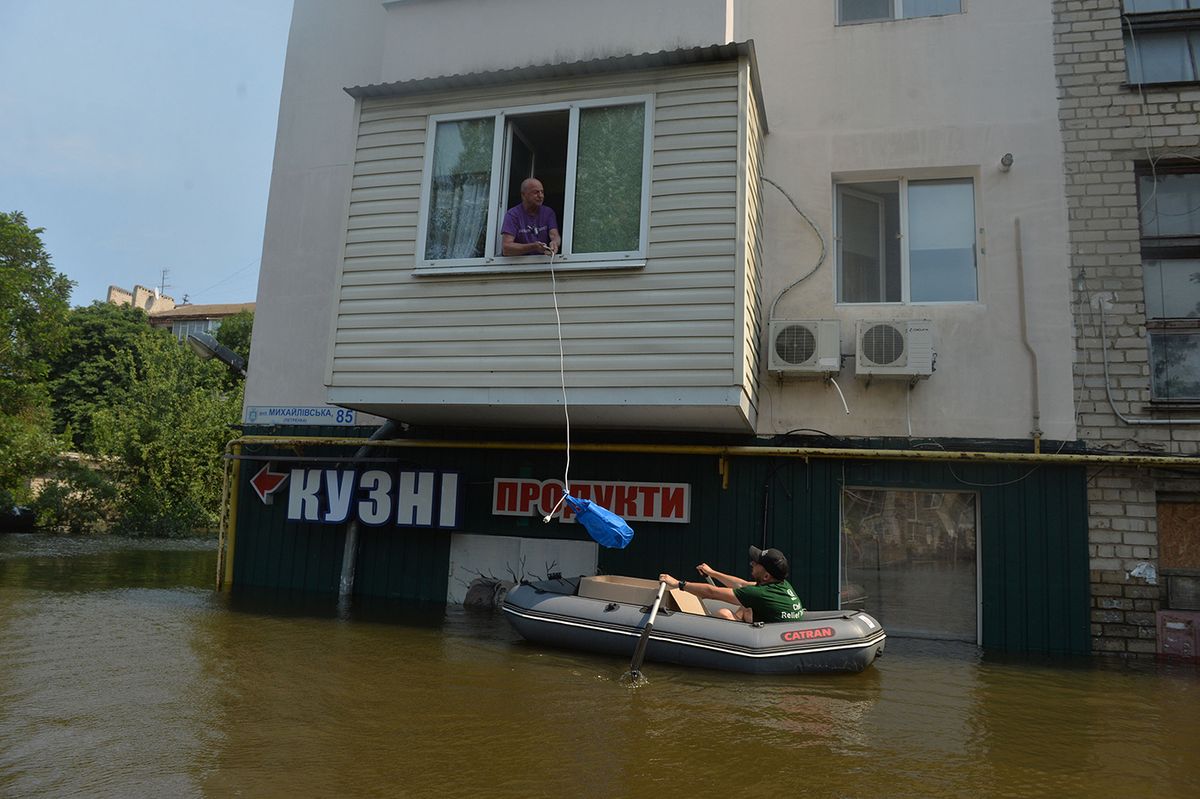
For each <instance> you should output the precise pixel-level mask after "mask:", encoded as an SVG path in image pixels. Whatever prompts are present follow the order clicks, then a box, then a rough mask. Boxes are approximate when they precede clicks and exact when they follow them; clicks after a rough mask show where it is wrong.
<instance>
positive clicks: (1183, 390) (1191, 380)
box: [1150, 331, 1200, 400]
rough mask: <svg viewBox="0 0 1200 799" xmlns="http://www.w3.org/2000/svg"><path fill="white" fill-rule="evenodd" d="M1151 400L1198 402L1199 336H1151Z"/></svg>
mask: <svg viewBox="0 0 1200 799" xmlns="http://www.w3.org/2000/svg"><path fill="white" fill-rule="evenodd" d="M1150 369H1151V373H1152V378H1151V384H1150V389H1151V394H1152V395H1153V397H1154V399H1160V400H1181V399H1200V333H1166V332H1161V331H1152V332H1151V333H1150Z"/></svg>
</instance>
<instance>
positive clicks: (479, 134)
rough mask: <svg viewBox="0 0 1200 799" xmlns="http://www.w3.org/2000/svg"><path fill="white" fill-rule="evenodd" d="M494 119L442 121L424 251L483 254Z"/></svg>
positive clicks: (429, 253) (455, 255) (430, 254)
mask: <svg viewBox="0 0 1200 799" xmlns="http://www.w3.org/2000/svg"><path fill="white" fill-rule="evenodd" d="M494 132H495V120H494V119H492V118H491V117H489V118H487V119H464V120H461V121H458V122H439V123H438V126H437V134H436V137H435V139H434V145H433V174H432V177H431V178H430V185H429V225H428V227H427V228H426V232H425V257H426V258H427V259H429V260H435V259H439V258H482V257H483V251H484V240H485V236H486V233H487V215H488V191H489V189H490V188H491V183H492V139H493V134H494Z"/></svg>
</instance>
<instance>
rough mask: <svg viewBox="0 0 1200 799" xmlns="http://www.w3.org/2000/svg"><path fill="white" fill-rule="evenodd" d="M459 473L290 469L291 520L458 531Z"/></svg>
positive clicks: (288, 507)
mask: <svg viewBox="0 0 1200 799" xmlns="http://www.w3.org/2000/svg"><path fill="white" fill-rule="evenodd" d="M458 478H459V476H458V474H457V473H456V472H435V471H417V470H401V471H397V472H391V471H384V470H383V469H367V470H365V471H361V472H360V471H359V470H357V469H292V471H291V475H290V477H289V479H288V502H287V518H288V521H291V522H317V523H319V524H342V523H344V522H345V521H346V520H347V519H349V518H350V517H351V516H353V517H354V518H355V519H357V520H358V521H359V522H361V523H362V524H366V525H370V526H372V527H380V526H383V525H385V524H392V525H395V526H396V527H440V528H453V527H457V526H458V523H459V519H460V518H461V517H462V512H461V508H462V504H461V502H460V498H459V479H458Z"/></svg>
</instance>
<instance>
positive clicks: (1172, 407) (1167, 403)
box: [1146, 399, 1200, 415]
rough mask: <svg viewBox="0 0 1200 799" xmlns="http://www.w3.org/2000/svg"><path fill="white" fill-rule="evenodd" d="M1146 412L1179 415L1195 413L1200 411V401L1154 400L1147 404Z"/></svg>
mask: <svg viewBox="0 0 1200 799" xmlns="http://www.w3.org/2000/svg"><path fill="white" fill-rule="evenodd" d="M1146 410H1148V411H1149V412H1150V413H1153V414H1156V415H1157V414H1165V413H1177V412H1179V411H1186V412H1188V413H1193V412H1196V411H1200V399H1185V400H1161V399H1152V400H1150V402H1148V403H1146Z"/></svg>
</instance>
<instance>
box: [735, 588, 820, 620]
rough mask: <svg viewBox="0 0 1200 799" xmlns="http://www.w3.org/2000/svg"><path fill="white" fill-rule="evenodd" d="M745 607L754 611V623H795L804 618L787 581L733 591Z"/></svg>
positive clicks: (799, 604)
mask: <svg viewBox="0 0 1200 799" xmlns="http://www.w3.org/2000/svg"><path fill="white" fill-rule="evenodd" d="M733 595H734V596H735V597H737V600H738V602H741V603H742V605H744V606H745V607H748V608H750V609H751V610H752V611H754V620H755V621H765V622H771V621H796V620H797V619H801V618H804V605H803V604H801V602H800V597H798V596H796V591H795V589H794V588H792V586H791V584H790V583H788V581H787V580H780V581H779V582H777V583H766V584H764V585H744V586H742V587H741V588H735V589H733Z"/></svg>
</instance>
